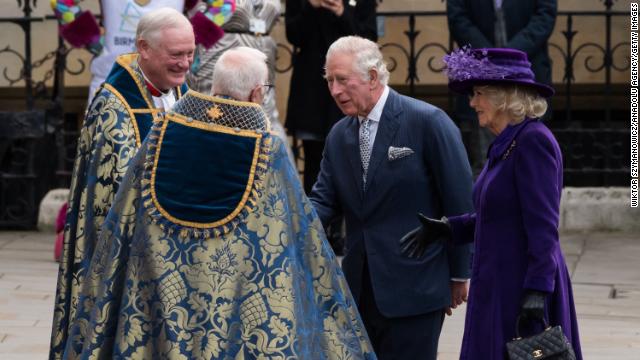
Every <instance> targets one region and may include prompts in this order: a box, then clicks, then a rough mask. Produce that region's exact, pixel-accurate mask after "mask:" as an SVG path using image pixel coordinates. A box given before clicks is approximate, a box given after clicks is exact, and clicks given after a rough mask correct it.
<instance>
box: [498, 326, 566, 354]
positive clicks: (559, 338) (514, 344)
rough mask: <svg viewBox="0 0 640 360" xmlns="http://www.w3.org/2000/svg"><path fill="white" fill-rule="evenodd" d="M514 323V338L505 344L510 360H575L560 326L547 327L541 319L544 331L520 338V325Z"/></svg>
mask: <svg viewBox="0 0 640 360" xmlns="http://www.w3.org/2000/svg"><path fill="white" fill-rule="evenodd" d="M521 321H522V318H521V317H520V316H518V320H517V321H516V338H515V339H513V340H511V341H509V342H508V343H507V354H508V355H509V359H510V360H542V359H544V360H551V359H553V360H575V359H576V354H575V353H574V351H573V347H571V343H570V342H569V340H568V339H567V337H566V336H565V335H564V333H563V332H562V328H561V327H560V325H557V326H549V325H548V324H547V321H546V320H544V319H542V323H543V324H544V328H545V330H544V331H542V332H541V333H539V334H535V335H532V336H529V337H525V338H523V337H521V336H520V323H521Z"/></svg>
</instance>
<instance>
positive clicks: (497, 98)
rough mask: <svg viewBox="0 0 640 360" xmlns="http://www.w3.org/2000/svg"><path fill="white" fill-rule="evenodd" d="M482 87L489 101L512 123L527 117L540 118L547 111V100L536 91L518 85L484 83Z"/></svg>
mask: <svg viewBox="0 0 640 360" xmlns="http://www.w3.org/2000/svg"><path fill="white" fill-rule="evenodd" d="M479 87H480V88H482V89H484V90H485V92H486V94H487V98H488V100H489V102H490V103H491V104H492V105H493V106H495V107H496V108H497V109H499V110H501V111H504V112H505V113H506V114H507V115H508V116H509V119H510V120H511V123H512V124H516V123H519V122H521V121H523V120H524V118H525V117H527V118H540V117H542V115H544V113H545V112H547V106H548V105H547V101H546V100H545V99H544V98H543V97H542V96H540V95H539V94H538V92H537V91H535V90H534V89H531V88H529V87H526V86H518V85H486V86H479Z"/></svg>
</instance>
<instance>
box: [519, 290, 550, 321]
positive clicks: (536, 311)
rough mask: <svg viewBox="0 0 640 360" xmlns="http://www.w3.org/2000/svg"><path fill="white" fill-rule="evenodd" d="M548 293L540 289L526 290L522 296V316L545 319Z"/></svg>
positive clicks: (530, 318) (529, 318) (531, 318)
mask: <svg viewBox="0 0 640 360" xmlns="http://www.w3.org/2000/svg"><path fill="white" fill-rule="evenodd" d="M546 299H547V293H545V292H542V291H538V290H525V293H524V295H523V296H522V305H521V307H520V317H522V318H524V319H528V320H536V319H537V320H540V321H544V302H545V300H546Z"/></svg>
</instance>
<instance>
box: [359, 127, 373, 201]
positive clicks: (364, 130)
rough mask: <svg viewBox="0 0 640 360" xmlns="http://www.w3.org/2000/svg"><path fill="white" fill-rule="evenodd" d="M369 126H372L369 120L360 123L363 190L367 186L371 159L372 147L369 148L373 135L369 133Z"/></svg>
mask: <svg viewBox="0 0 640 360" xmlns="http://www.w3.org/2000/svg"><path fill="white" fill-rule="evenodd" d="M369 125H371V120H369V119H364V120H363V121H362V123H360V160H361V161H362V186H363V189H364V188H365V187H366V185H367V170H368V169H369V159H371V147H370V146H369V140H371V138H370V137H371V134H370V132H369Z"/></svg>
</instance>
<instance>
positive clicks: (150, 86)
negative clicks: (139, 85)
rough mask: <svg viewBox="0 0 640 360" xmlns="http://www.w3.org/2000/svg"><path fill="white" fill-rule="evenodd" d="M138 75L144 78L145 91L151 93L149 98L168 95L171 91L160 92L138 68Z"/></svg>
mask: <svg viewBox="0 0 640 360" xmlns="http://www.w3.org/2000/svg"><path fill="white" fill-rule="evenodd" d="M140 73H141V74H142V77H143V78H144V83H145V84H146V85H147V89H148V90H149V92H150V93H151V96H154V97H161V96H166V95H169V94H170V93H171V89H169V90H166V91H162V90H160V89H158V88H157V87H156V86H155V85H153V83H151V81H150V80H149V78H147V75H145V74H144V71H142V68H140Z"/></svg>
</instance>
